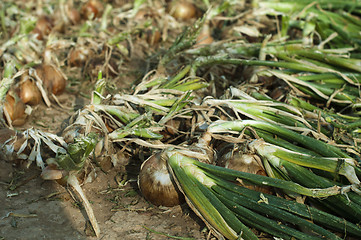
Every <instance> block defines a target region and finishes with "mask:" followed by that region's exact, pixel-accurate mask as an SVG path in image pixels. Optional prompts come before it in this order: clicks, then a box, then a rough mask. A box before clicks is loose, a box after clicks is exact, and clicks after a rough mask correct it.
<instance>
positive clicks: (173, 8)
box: [168, 1, 198, 20]
mask: <svg viewBox="0 0 361 240" xmlns="http://www.w3.org/2000/svg"><path fill="white" fill-rule="evenodd" d="M168 12H169V14H170V15H172V16H173V17H174V18H176V19H179V20H188V19H191V18H196V17H197V16H198V9H197V7H196V6H195V5H194V4H193V3H191V2H187V1H172V3H171V4H170V5H169V6H168Z"/></svg>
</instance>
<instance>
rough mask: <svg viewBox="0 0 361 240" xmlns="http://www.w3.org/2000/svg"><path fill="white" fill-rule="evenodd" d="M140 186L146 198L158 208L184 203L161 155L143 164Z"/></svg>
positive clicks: (152, 157) (156, 155)
mask: <svg viewBox="0 0 361 240" xmlns="http://www.w3.org/2000/svg"><path fill="white" fill-rule="evenodd" d="M138 186H139V188H140V191H141V192H142V194H143V196H144V198H145V199H147V200H148V201H149V202H151V203H152V204H154V205H156V206H160V205H162V206H166V207H172V206H176V205H179V204H181V203H182V202H184V197H183V195H182V193H181V192H180V191H179V190H178V188H177V186H176V184H175V182H174V179H173V178H172V176H171V175H170V173H169V172H168V168H167V162H166V160H165V159H164V158H163V157H162V154H161V153H157V154H154V155H152V156H150V157H149V158H148V159H147V160H146V161H145V162H144V163H143V164H142V166H141V168H140V172H139V177H138Z"/></svg>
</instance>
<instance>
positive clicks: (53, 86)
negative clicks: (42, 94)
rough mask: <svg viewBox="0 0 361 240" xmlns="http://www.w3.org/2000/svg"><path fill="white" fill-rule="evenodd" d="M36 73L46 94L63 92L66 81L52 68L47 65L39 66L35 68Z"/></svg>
mask: <svg viewBox="0 0 361 240" xmlns="http://www.w3.org/2000/svg"><path fill="white" fill-rule="evenodd" d="M36 73H37V74H38V76H39V77H40V78H41V80H42V81H43V85H44V87H45V88H46V89H47V90H48V92H52V93H53V94H55V95H58V94H61V93H63V92H64V90H65V87H66V80H65V78H64V77H63V75H62V74H61V73H60V71H59V70H57V69H56V68H55V67H54V66H52V65H48V64H43V65H39V66H38V67H36Z"/></svg>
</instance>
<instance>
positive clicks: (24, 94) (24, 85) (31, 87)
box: [19, 74, 41, 105]
mask: <svg viewBox="0 0 361 240" xmlns="http://www.w3.org/2000/svg"><path fill="white" fill-rule="evenodd" d="M21 78H22V80H21V82H20V87H19V97H20V98H21V100H22V101H23V103H25V104H30V105H37V104H39V103H40V101H41V93H40V90H39V89H38V87H37V86H36V84H35V82H33V81H32V80H31V79H30V78H29V76H28V75H27V74H23V75H22V76H21Z"/></svg>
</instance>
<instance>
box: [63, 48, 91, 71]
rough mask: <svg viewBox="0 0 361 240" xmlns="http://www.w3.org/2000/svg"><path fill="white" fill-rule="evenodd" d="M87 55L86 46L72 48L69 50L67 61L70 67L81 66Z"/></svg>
mask: <svg viewBox="0 0 361 240" xmlns="http://www.w3.org/2000/svg"><path fill="white" fill-rule="evenodd" d="M89 55H90V53H89V50H88V49H86V48H74V49H72V50H70V52H69V55H68V63H69V65H70V66H72V67H82V66H83V65H84V64H85V62H86V60H87V59H88V56H89Z"/></svg>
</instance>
